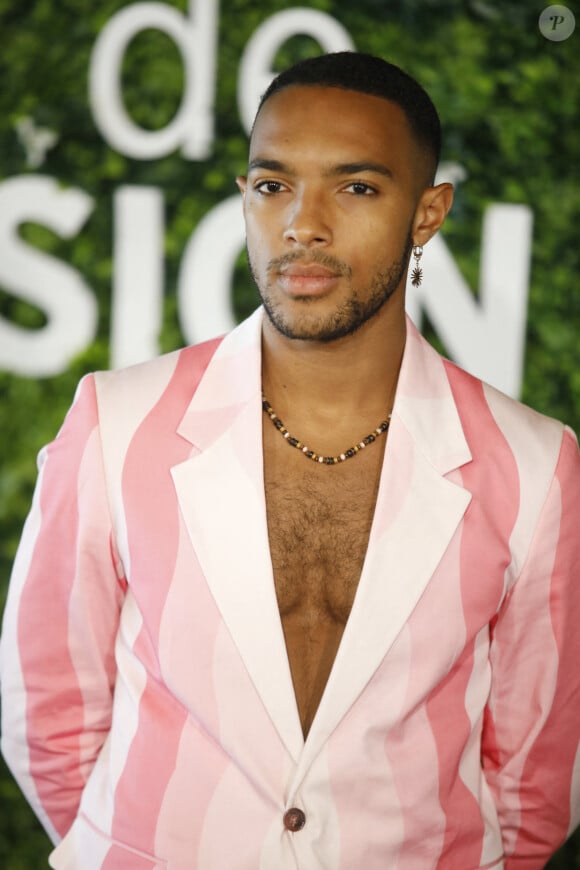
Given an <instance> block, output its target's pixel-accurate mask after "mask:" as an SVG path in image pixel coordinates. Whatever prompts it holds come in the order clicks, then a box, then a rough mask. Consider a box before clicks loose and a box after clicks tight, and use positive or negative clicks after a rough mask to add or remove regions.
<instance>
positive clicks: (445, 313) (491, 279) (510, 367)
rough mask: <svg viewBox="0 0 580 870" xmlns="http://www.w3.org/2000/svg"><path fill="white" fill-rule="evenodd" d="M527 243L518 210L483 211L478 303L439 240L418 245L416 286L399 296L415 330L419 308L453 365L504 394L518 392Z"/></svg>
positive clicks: (523, 209) (523, 213) (526, 220)
mask: <svg viewBox="0 0 580 870" xmlns="http://www.w3.org/2000/svg"><path fill="white" fill-rule="evenodd" d="M531 240H532V212H531V209H529V208H528V207H527V206H525V205H499V204H497V205H492V206H489V207H488V209H487V211H486V213H485V216H484V222H483V233H482V242H481V268H480V286H479V299H476V298H474V296H473V294H472V292H471V290H470V289H469V286H468V285H467V283H466V281H465V280H464V278H463V276H462V275H461V273H460V271H459V269H458V268H457V265H456V264H455V261H454V260H453V258H452V256H451V254H450V252H449V249H448V248H447V245H446V244H445V242H444V240H443V238H442V236H441V235H437V236H435V238H433V239H432V240H431V241H430V242H429V244H428V245H427V246H426V248H425V253H424V256H423V262H422V266H423V270H424V273H425V279H424V282H423V284H422V285H421V286H420V287H418V288H415V287H413V286H412V285H411V284H410V283H409V286H408V291H407V310H408V311H409V314H410V315H411V317H412V318H413V320H414V322H415V323H416V324H417V326H418V327H419V328H420V326H421V310H422V309H424V310H425V311H426V312H427V314H428V316H429V318H430V320H431V322H432V323H433V326H434V328H435V329H436V331H437V334H438V335H439V337H440V338H441V340H442V341H443V343H444V345H445V347H446V349H447V352H448V353H449V355H450V356H451V358H452V359H453V360H454V361H455V362H457V363H458V365H460V366H462V367H463V368H465V369H467V371H469V372H471V373H472V374H474V375H476V376H477V377H479V378H482V379H483V380H484V381H487V382H488V383H490V384H492V385H493V386H494V387H497V388H498V389H500V390H502V391H503V392H505V393H507V394H508V395H510V396H514V397H516V398H517V397H518V396H519V395H520V392H521V387H522V379H523V366H524V350H525V328H526V313H527V301H528V282H529V269H530V253H531Z"/></svg>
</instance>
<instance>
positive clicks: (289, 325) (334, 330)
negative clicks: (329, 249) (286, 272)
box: [248, 232, 413, 342]
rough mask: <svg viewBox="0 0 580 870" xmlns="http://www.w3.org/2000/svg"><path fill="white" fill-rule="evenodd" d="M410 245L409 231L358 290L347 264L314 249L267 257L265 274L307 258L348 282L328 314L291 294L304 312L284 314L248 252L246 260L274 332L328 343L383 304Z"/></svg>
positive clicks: (395, 284)
mask: <svg viewBox="0 0 580 870" xmlns="http://www.w3.org/2000/svg"><path fill="white" fill-rule="evenodd" d="M412 247H413V241H412V237H411V233H410V232H409V234H408V236H407V240H406V242H405V246H404V248H403V250H402V252H401V256H400V257H399V259H397V260H396V261H394V262H393V263H391V264H388V265H386V266H384V267H383V268H381V269H378V270H377V271H376V272H375V274H374V275H373V277H372V278H371V281H370V282H369V284H368V285H367V287H366V288H365V289H364V291H362V292H361V291H360V290H358V289H357V288H355V287H353V286H352V284H351V283H350V282H351V278H352V270H351V269H350V267H349V266H347V265H346V264H344V263H342V262H341V261H340V260H337V259H336V258H335V257H332V256H330V255H329V254H325V253H323V252H321V251H318V250H316V249H314V250H312V251H308V253H307V254H306V252H304V251H296V252H292V253H290V254H286V255H285V256H283V257H279V258H277V259H274V260H270V262H269V263H268V267H267V274H273V273H277V272H278V271H279V270H280V268H281V267H282V266H286V265H289V264H290V263H295V262H299V261H300V260H304V259H306V257H307V259H308V261H309V262H311V263H317V264H318V265H321V266H326V267H327V268H329V269H332V270H333V271H334V272H335V273H336V274H337V275H340V276H341V277H343V278H345V279H346V280H347V281H348V282H349V284H350V293H349V295H348V298H347V299H346V300H345V301H344V302H342V303H341V304H340V305H339V306H338V307H337V308H335V310H334V311H332V312H331V313H329V314H326V315H319V316H318V317H316V316H314V315H313V314H312V313H311V312H309V311H308V308H309V307H313V306H314V305H315V304H316V302H317V300H316V299H313V298H312V297H310V296H298V297H295V298H296V301H299V302H302V304H303V305H305V306H306V311H305V312H304V314H303V315H301V316H298V317H288V316H287V314H286V312H285V310H284V304H283V302H282V303H280V302H277V301H276V300H275V298H274V294H273V293H272V287H271V284H270V283H269V282H268V283H266V285H265V286H264V287H261V286H260V283H259V281H258V277H257V274H256V271H255V269H254V268H253V264H252V259H251V256H250V252H249V251H248V263H249V266H250V273H251V275H252V278H253V280H254V283H255V284H256V287H257V288H258V293H259V294H260V298H261V300H262V304H263V306H264V310H265V311H266V314H267V315H268V318H269V320H270V322H271V323H272V325H273V326H274V327H275V328H276V329H277V330H278V332H280V333H281V334H282V335H284V336H285V337H286V338H292V339H298V340H301V341H319V342H331V341H336V340H337V339H339V338H345V337H346V336H348V335H352V334H353V333H355V332H356V331H357V330H359V329H360V328H361V326H363V325H364V324H365V323H367V322H368V321H369V320H371V318H373V317H374V316H375V315H376V314H378V312H379V311H380V310H381V309H382V308H383V306H384V305H386V303H387V302H388V301H389V299H390V298H391V296H392V295H393V294H394V293H395V291H396V290H397V289H398V287H399V286H400V285H401V283H402V281H403V279H404V277H405V273H406V271H407V268H408V264H409V258H410V256H411V250H412Z"/></svg>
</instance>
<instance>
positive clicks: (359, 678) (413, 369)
mask: <svg viewBox="0 0 580 870" xmlns="http://www.w3.org/2000/svg"><path fill="white" fill-rule="evenodd" d="M261 323H262V312H261V309H259V310H258V311H257V312H256V313H255V314H254V315H252V317H250V318H249V319H248V320H247V321H245V322H244V323H243V324H241V325H240V326H239V327H238V328H237V329H235V330H234V331H233V332H232V333H230V334H229V335H228V336H226V338H225V339H224V340H223V341H222V343H221V344H220V346H219V347H218V349H217V351H216V353H215V354H214V356H213V357H212V359H211V361H210V363H209V365H208V368H207V369H206V372H205V374H204V376H203V378H202V380H201V382H200V384H199V386H198V389H197V391H196V393H195V395H194V396H193V398H192V401H191V403H190V405H189V407H188V409H187V411H186V413H185V415H184V417H183V419H182V421H181V424H180V426H179V429H178V431H179V433H180V435H182V436H183V437H184V438H187V439H188V440H189V441H190V442H191V443H192V444H193V445H195V447H196V450H195V451H194V453H193V454H192V455H191V456H190V458H189V459H187V460H186V461H185V462H183V463H181V464H179V465H177V466H175V467H174V468H173V469H172V474H173V478H174V482H175V486H176V490H177V494H178V498H179V502H180V506H181V510H182V513H183V517H184V521H185V524H186V526H187V529H188V533H189V536H190V539H191V541H192V544H193V546H194V548H195V551H196V554H197V557H198V559H199V561H200V565H201V567H202V570H203V571H204V574H205V577H206V580H207V583H208V585H209V587H210V589H211V592H212V594H213V597H214V599H215V601H216V604H217V606H218V608H219V610H220V612H221V615H222V618H223V620H224V622H225V624H226V626H227V628H228V630H229V633H230V636H231V637H232V639H233V642H234V644H235V645H236V647H237V650H238V652H239V654H240V656H241V658H242V660H243V661H244V664H245V666H246V669H247V671H248V673H249V675H250V677H251V679H252V681H253V684H254V687H255V689H256V691H257V693H258V695H259V697H260V698H261V701H262V703H263V704H264V706H265V708H266V710H267V711H268V714H269V716H270V718H271V720H272V722H273V724H274V726H275V727H276V729H277V731H278V733H279V734H280V737H281V739H282V741H283V743H284V745H285V746H286V748H287V750H288V752H289V754H290V756H291V757H292V758H293V760H294V762H295V765H296V767H295V775H294V778H293V783H292V789H295V788H298V786H299V784H300V781H301V779H302V777H303V775H304V773H305V772H306V770H307V769H308V767H309V766H310V764H311V763H312V762H313V760H314V759H315V757H316V755H317V754H318V753H319V752H320V750H321V748H322V747H323V746H324V745H325V743H326V741H327V740H328V737H329V736H330V734H331V733H332V731H333V730H334V729H335V728H336V726H337V725H338V724H339V722H340V720H341V719H342V718H343V717H344V716H345V715H346V713H347V712H348V710H349V708H350V707H351V706H352V705H353V704H354V703H355V701H356V699H357V697H358V696H359V695H360V693H361V692H362V691H364V687H365V685H366V684H367V683H368V681H369V680H370V678H371V677H372V675H373V673H374V672H375V671H376V669H377V668H378V667H379V666H380V664H381V661H382V660H383V658H384V657H385V655H387V653H388V651H389V649H390V647H391V646H392V644H393V643H394V641H395V640H396V638H397V636H398V634H399V633H400V631H401V629H402V628H403V626H404V625H405V623H406V621H407V620H408V618H409V616H410V615H411V613H412V611H413V609H414V608H415V606H416V604H417V602H418V601H419V599H420V597H421V595H422V593H423V590H424V589H425V587H426V585H427V583H428V582H429V580H430V578H431V576H432V575H433V572H434V571H435V568H436V567H437V565H438V564H439V562H440V560H441V558H442V557H443V554H444V552H445V550H446V548H447V546H448V544H449V542H450V540H451V538H452V536H453V534H454V532H455V531H456V529H457V527H458V525H459V523H460V521H461V519H462V517H463V514H464V512H465V510H466V507H467V505H468V503H469V500H470V494H469V493H468V492H466V491H465V490H464V489H463V488H462V487H461V486H459V485H458V484H457V483H454V482H451V481H450V480H449V479H448V478H447V475H448V473H449V472H450V471H452V470H453V469H456V468H458V467H459V466H461V465H463V464H464V463H466V462H469V461H470V459H471V454H470V451H469V448H468V445H467V442H466V440H465V436H464V433H463V430H462V427H461V422H460V418H459V414H458V411H457V407H456V405H455V402H454V399H453V395H452V392H451V388H450V385H449V381H448V379H447V375H446V372H445V365H444V363H443V360H442V359H441V357H440V356H439V354H437V353H436V351H434V350H433V349H432V348H431V347H430V346H429V345H428V344H427V342H425V341H424V339H423V338H422V337H421V336H420V335H419V333H418V332H417V330H416V329H415V327H414V326H413V324H412V323H411V321H408V323H407V340H406V345H405V352H404V355H403V361H402V365H401V372H400V376H399V383H398V387H397V393H396V397H395V405H394V408H393V415H392V420H391V426H390V429H389V435H388V442H387V449H386V451H385V460H384V463H383V468H382V473H381V480H380V487H379V495H378V499H377V506H376V510H375V516H374V520H373V525H372V529H371V534H370V539H369V546H368V550H367V555H366V559H365V563H364V567H363V571H362V575H361V578H360V582H359V587H358V590H357V594H356V597H355V602H354V605H353V609H352V612H351V615H350V618H349V620H348V623H347V626H346V629H345V632H344V635H343V639H342V642H341V645H340V648H339V651H338V654H337V657H336V660H335V663H334V667H333V669H332V672H331V674H330V678H329V681H328V684H327V687H326V690H325V692H324V695H323V698H322V700H321V703H320V706H319V709H318V712H317V714H316V717H315V719H314V722H313V724H312V728H311V731H310V733H309V735H308V739H307V741H306V743H304V740H303V738H302V732H301V728H300V721H299V717H298V711H297V707H296V701H295V695H294V691H293V685H292V678H291V674H290V668H289V663H288V657H287V654H286V647H285V643H284V635H283V631H282V626H281V621H280V616H279V611H278V606H277V600H276V593H275V587H274V579H273V572H272V563H271V559H270V552H269V541H268V529H267V520H266V504H265V495H264V477H263V457H262V410H261ZM418 530H420V531H421V530H428V532H427V533H426V534H422V535H421V547H417V534H418ZM226 541H227V543H225V542H226ZM393 578H396V579H397V582H396V583H393V582H392V581H393ZM257 626H259V631H257V630H256V627H257ZM361 638H364V643H361Z"/></svg>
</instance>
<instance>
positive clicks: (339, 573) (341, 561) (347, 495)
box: [264, 443, 383, 734]
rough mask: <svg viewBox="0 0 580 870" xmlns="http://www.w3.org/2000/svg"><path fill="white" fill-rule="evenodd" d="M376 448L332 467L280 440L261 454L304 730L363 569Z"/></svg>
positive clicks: (375, 475)
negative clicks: (308, 458) (271, 448)
mask: <svg viewBox="0 0 580 870" xmlns="http://www.w3.org/2000/svg"><path fill="white" fill-rule="evenodd" d="M276 447H278V445H276ZM373 447H374V448H376V449H374V452H371V451H369V453H368V455H365V456H364V457H363V456H360V457H358V456H357V457H355V458H354V459H352V460H350V461H348V462H346V463H344V464H343V465H341V466H336V467H332V468H328V467H326V466H319V465H317V464H315V463H312V462H309V461H308V460H306V459H305V458H304V457H303V456H301V455H300V454H299V452H298V451H294V450H292V449H291V448H289V447H288V445H286V444H284V443H282V444H281V449H275V450H266V451H265V467H264V473H265V492H266V507H267V517H268V536H269V543H270V554H271V559H272V567H273V572H274V583H275V587H276V595H277V599H278V607H279V610H280V617H281V621H282V627H283V630H284V637H285V641H286V648H287V652H288V658H289V661H290V667H291V671H292V678H293V683H294V691H295V694H296V700H297V703H298V709H299V713H300V718H301V721H302V727H303V731H304V733H305V734H306V733H307V731H308V730H309V728H310V725H311V722H312V719H313V718H314V714H315V712H316V709H317V708H318V704H319V702H320V698H321V697H322V693H323V691H324V688H325V686H326V682H327V680H328V676H329V674H330V671H331V669H332V665H333V662H334V659H335V656H336V652H337V650H338V646H339V644H340V640H341V638H342V634H343V631H344V627H345V625H346V622H347V620H348V617H349V614H350V611H351V608H352V605H353V601H354V597H355V594H356V590H357V587H358V583H359V579H360V576H361V572H362V568H363V563H364V559H365V555H366V551H367V545H368V540H369V534H370V529H371V525H372V519H373V515H374V508H375V502H376V496H377V489H378V480H379V475H380V469H381V464H382V455H383V450H382V447H381V446H380V445H378V444H377V445H373Z"/></svg>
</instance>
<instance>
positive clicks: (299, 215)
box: [284, 192, 332, 247]
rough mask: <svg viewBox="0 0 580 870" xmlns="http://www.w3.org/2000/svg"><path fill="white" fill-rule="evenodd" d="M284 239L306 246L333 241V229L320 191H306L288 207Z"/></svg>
mask: <svg viewBox="0 0 580 870" xmlns="http://www.w3.org/2000/svg"><path fill="white" fill-rule="evenodd" d="M284 241H285V242H288V243H289V244H290V245H300V246H304V247H310V246H313V245H314V246H325V245H328V244H330V243H331V241H332V230H331V227H330V222H329V219H328V214H327V210H326V208H325V205H324V202H323V197H322V195H321V194H320V193H319V192H312V193H307V192H304V193H302V194H301V195H300V196H297V197H296V198H295V199H294V200H293V202H292V204H291V205H290V207H289V209H288V214H287V222H286V228H285V230H284Z"/></svg>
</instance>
